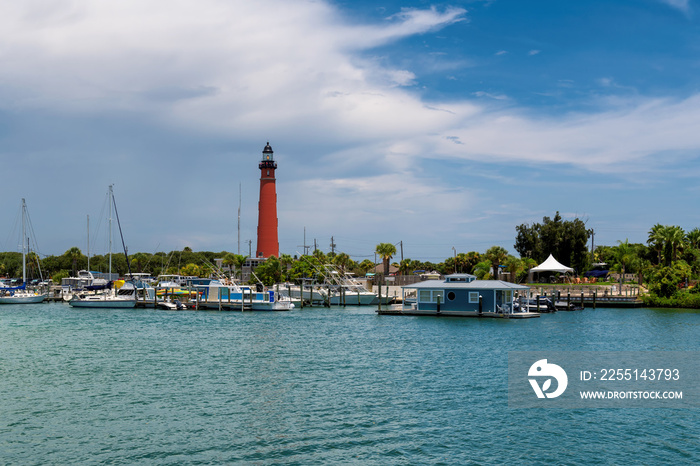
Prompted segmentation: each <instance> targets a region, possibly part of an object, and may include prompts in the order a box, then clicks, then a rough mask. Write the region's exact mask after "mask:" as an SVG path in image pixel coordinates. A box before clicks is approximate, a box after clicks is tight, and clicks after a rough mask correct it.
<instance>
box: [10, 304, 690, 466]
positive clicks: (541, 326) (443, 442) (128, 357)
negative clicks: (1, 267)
mask: <svg viewBox="0 0 700 466" xmlns="http://www.w3.org/2000/svg"><path fill="white" fill-rule="evenodd" d="M699 336H700V314H699V313H696V312H684V311H657V310H650V309H630V310H619V309H598V310H596V311H593V310H585V311H581V312H560V313H556V314H550V315H544V316H542V317H541V318H539V319H530V320H520V321H508V320H500V319H470V318H462V319H460V318H433V317H397V316H377V315H375V312H374V309H373V308H359V307H348V308H345V309H342V308H337V309H320V308H313V309H308V308H305V309H304V310H294V311H292V312H285V313H249V312H247V313H239V312H224V313H221V312H202V311H199V312H193V311H184V312H168V311H156V310H150V309H149V310H88V309H73V308H71V307H69V306H67V305H65V304H41V305H26V306H3V307H0V460H2V461H1V462H2V463H3V464H76V463H80V464H97V463H100V464H139V463H141V464H225V463H239V464H265V465H268V464H299V465H311V464H319V465H322V464H323V465H326V464H363V465H366V464H376V465H393V464H460V465H461V464H518V463H551V464H640V463H643V464H666V463H674V464H677V463H688V464H693V463H694V464H697V463H700V440H699V439H698V435H699V434H700V413H699V411H698V410H693V409H590V410H583V409H579V410H573V409H571V410H544V411H538V410H532V409H510V408H508V394H507V364H508V361H507V358H508V351H515V350H529V351H531V350H591V351H596V350H600V351H602V350H696V351H697V350H698V349H700V339H699V338H698V337H699Z"/></svg>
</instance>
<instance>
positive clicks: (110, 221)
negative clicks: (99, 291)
mask: <svg viewBox="0 0 700 466" xmlns="http://www.w3.org/2000/svg"><path fill="white" fill-rule="evenodd" d="M112 186H114V185H111V184H110V185H109V200H108V201H107V202H109V279H110V280H112V196H113V194H112Z"/></svg>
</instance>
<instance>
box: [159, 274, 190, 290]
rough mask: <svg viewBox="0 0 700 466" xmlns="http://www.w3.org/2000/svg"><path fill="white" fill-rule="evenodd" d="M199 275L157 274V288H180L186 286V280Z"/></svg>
mask: <svg viewBox="0 0 700 466" xmlns="http://www.w3.org/2000/svg"><path fill="white" fill-rule="evenodd" d="M197 278H199V277H195V276H188V275H158V278H157V279H156V282H157V284H158V285H157V286H158V288H182V287H186V286H187V282H188V281H190V280H195V279H197Z"/></svg>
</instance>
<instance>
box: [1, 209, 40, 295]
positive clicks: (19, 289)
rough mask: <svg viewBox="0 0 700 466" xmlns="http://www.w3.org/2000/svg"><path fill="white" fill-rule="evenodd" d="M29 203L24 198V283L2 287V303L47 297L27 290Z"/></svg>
mask: <svg viewBox="0 0 700 466" xmlns="http://www.w3.org/2000/svg"><path fill="white" fill-rule="evenodd" d="M27 240H28V238H27V203H26V202H25V200H24V198H23V199H22V284H21V285H20V286H15V287H6V288H0V304H31V303H40V302H42V301H44V299H46V293H44V294H41V293H36V292H34V291H29V290H27V249H28V241H27Z"/></svg>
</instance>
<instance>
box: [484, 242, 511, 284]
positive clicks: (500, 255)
mask: <svg viewBox="0 0 700 466" xmlns="http://www.w3.org/2000/svg"><path fill="white" fill-rule="evenodd" d="M484 258H486V260H488V261H490V262H491V267H493V276H494V278H495V279H496V280H498V266H499V265H501V264H503V263H504V262H505V261H506V259H508V251H506V249H505V248H503V247H501V246H491V247H490V248H488V249H487V250H486V253H485V254H484Z"/></svg>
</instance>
